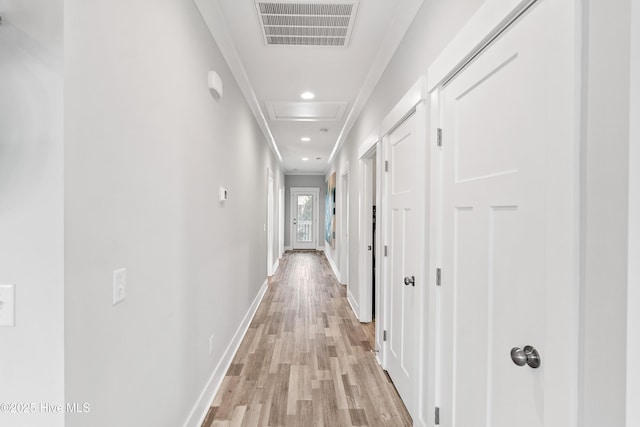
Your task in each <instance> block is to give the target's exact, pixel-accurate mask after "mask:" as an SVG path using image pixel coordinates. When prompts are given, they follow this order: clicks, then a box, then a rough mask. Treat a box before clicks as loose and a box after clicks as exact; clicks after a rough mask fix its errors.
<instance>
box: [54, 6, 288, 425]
mask: <svg viewBox="0 0 640 427" xmlns="http://www.w3.org/2000/svg"><path fill="white" fill-rule="evenodd" d="M65 29H66V31H65V61H66V63H65V134H66V137H65V173H66V177H65V225H66V232H65V237H66V241H65V243H66V257H65V258H66V259H65V266H66V288H65V303H66V308H65V310H66V347H65V349H66V393H67V399H68V400H70V401H86V402H89V403H91V405H92V406H91V408H92V411H91V413H90V414H84V415H70V416H69V417H68V418H67V426H68V427H74V426H83V427H84V426H92V427H102V426H104V427H113V426H171V427H175V426H181V425H183V423H184V422H185V420H186V419H187V417H188V415H189V413H190V411H191V410H192V408H193V407H194V405H195V403H196V401H197V400H198V397H199V395H200V393H201V392H202V391H203V389H205V386H206V384H207V380H208V379H209V378H210V376H211V374H212V372H213V371H214V369H215V368H216V366H217V364H218V363H219V362H220V361H221V360H222V357H223V354H224V352H225V349H226V348H227V346H228V344H229V343H230V342H231V339H232V336H233V334H234V333H235V332H236V329H237V328H238V326H239V325H240V323H241V321H242V319H243V317H244V316H245V314H246V313H247V310H248V309H249V307H250V305H251V303H252V301H254V298H255V297H256V295H257V294H258V291H259V289H260V287H261V285H262V284H263V283H264V281H265V279H266V271H267V268H266V261H267V248H266V245H267V234H266V232H265V231H264V229H263V226H264V224H265V223H266V221H267V217H266V209H267V194H266V191H265V190H266V188H267V168H270V169H271V170H273V171H274V180H275V185H276V188H278V187H279V186H281V184H282V180H283V175H282V172H281V171H280V168H279V166H278V165H277V164H276V162H275V160H274V157H273V155H272V153H271V151H270V150H269V148H268V145H267V143H266V141H265V139H264V137H263V135H262V133H261V131H260V129H259V128H258V126H257V125H256V122H255V119H254V117H253V115H252V113H251V111H250V109H249V108H248V106H247V104H246V102H245V100H244V98H243V96H242V93H241V92H240V90H239V88H238V86H237V84H236V82H235V81H234V78H233V77H232V75H231V72H230V70H229V69H228V67H227V65H226V63H225V61H224V59H223V57H222V55H221V54H220V52H219V50H218V48H217V46H216V45H215V43H214V42H213V39H212V37H211V35H210V33H209V32H208V30H207V28H206V26H205V25H204V23H203V21H202V18H201V17H200V15H199V13H198V10H197V8H196V6H195V5H194V4H193V2H191V1H171V0H138V1H134V2H132V1H127V0H114V1H109V2H87V1H84V0H67V1H66V4H65ZM210 69H214V70H216V71H217V72H218V74H219V75H220V76H221V77H222V80H223V82H224V96H223V97H222V98H221V99H220V100H219V101H217V100H215V99H214V98H213V97H212V96H211V94H210V93H209V91H208V89H207V71H208V70H210ZM219 186H225V187H226V188H227V189H228V190H229V200H228V201H227V202H226V203H225V204H224V206H221V205H220V204H219V203H218V200H217V199H218V187H219ZM277 204H278V196H277V194H276V201H275V205H276V206H277ZM274 234H275V235H277V231H276V233H274ZM121 267H125V268H126V269H127V282H128V283H127V287H128V289H127V298H126V300H125V301H124V302H123V303H121V304H119V305H117V306H112V305H111V292H112V283H111V282H112V272H113V270H115V269H117V268H121ZM212 334H213V335H214V351H213V354H212V355H211V356H210V355H209V336H210V335H212Z"/></svg>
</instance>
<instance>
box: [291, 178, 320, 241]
mask: <svg viewBox="0 0 640 427" xmlns="http://www.w3.org/2000/svg"><path fill="white" fill-rule="evenodd" d="M303 193H304V194H312V195H313V231H314V233H313V234H314V241H313V250H318V247H319V245H320V243H319V242H320V240H319V239H320V237H319V230H320V225H319V221H318V209H319V207H318V203H319V200H320V189H319V188H318V187H291V188H290V189H289V194H290V208H291V211H290V212H289V214H290V216H289V218H290V224H289V227H290V228H289V229H290V234H289V235H290V236H291V249H294V250H295V249H296V243H295V242H296V239H295V237H294V236H295V225H294V224H293V218H294V217H296V216H297V213H296V212H295V207H296V206H297V205H296V204H295V203H294V200H295V197H296V194H303ZM299 249H302V248H299Z"/></svg>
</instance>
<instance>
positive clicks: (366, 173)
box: [349, 143, 381, 323]
mask: <svg viewBox="0 0 640 427" xmlns="http://www.w3.org/2000/svg"><path fill="white" fill-rule="evenodd" d="M379 146H380V144H379V143H376V145H374V146H373V147H372V148H371V149H370V150H369V151H368V152H367V153H365V154H364V156H363V157H361V158H360V177H359V178H360V181H359V184H358V195H359V197H358V204H359V208H358V211H359V213H358V217H359V219H360V221H359V222H358V253H359V260H358V261H359V262H358V266H359V267H358V271H359V277H358V279H359V280H358V283H357V286H358V303H357V306H358V309H359V311H358V312H359V313H360V315H359V316H358V318H359V319H360V321H361V322H363V323H367V322H371V320H372V315H371V313H372V311H373V310H372V307H371V305H372V299H373V291H372V289H371V288H372V284H373V277H372V274H371V270H372V269H373V266H372V257H371V251H370V250H369V249H368V248H367V246H369V242H371V245H372V246H373V245H375V244H376V243H375V242H373V241H372V240H373V235H372V231H371V228H372V225H373V224H372V223H373V221H372V218H371V207H372V206H373V202H374V200H375V198H376V194H373V185H372V182H373V168H374V167H376V166H377V165H376V164H374V161H373V158H372V157H373V155H374V154H375V155H376V156H378V157H377V159H378V160H379V154H380V150H379ZM380 176H381V174H380V171H378V173H377V174H376V179H379V178H380ZM376 184H377V183H376ZM376 209H377V207H376ZM378 235H379V233H378ZM378 271H379V269H378ZM349 289H351V287H349Z"/></svg>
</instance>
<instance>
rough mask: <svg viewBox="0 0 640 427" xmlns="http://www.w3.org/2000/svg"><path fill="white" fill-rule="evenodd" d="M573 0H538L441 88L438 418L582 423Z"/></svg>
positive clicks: (467, 422) (464, 423)
mask: <svg viewBox="0 0 640 427" xmlns="http://www.w3.org/2000/svg"><path fill="white" fill-rule="evenodd" d="M567 3H569V2H556V1H551V0H540V1H538V3H537V4H535V5H534V6H533V7H532V8H531V9H530V10H529V11H528V12H526V13H525V14H524V15H523V16H522V17H520V18H519V20H518V21H516V22H515V23H513V24H512V25H511V26H510V27H509V28H507V29H506V30H505V32H504V33H502V35H501V36H500V37H499V38H497V39H496V40H495V41H494V42H493V43H492V45H490V46H489V47H487V48H486V49H485V50H484V51H483V52H481V53H480V54H479V55H478V56H477V57H476V58H475V59H474V61H473V62H472V63H471V64H470V65H468V66H467V67H466V68H465V69H463V70H462V71H461V72H460V73H459V74H458V75H456V77H454V78H453V80H451V81H450V82H449V83H448V84H447V85H446V86H445V87H444V88H443V89H442V92H441V102H442V109H441V111H442V117H441V127H442V154H441V155H442V271H441V283H442V285H441V296H442V299H441V301H442V305H441V309H442V315H441V330H440V331H441V333H440V342H441V351H440V369H439V372H440V374H441V380H440V384H441V385H440V396H441V397H440V402H439V403H437V405H439V406H440V423H441V425H446V426H450V427H469V426H474V427H513V426H516V425H517V426H519V427H556V426H557V427H560V426H563V427H566V426H571V425H575V424H574V422H575V418H574V416H573V415H572V410H573V408H574V400H573V399H574V397H575V396H574V394H573V393H574V388H575V387H576V386H577V385H576V383H573V382H572V380H574V379H575V378H576V375H575V372H577V370H576V365H577V356H576V352H577V348H574V347H575V346H574V345H573V343H574V342H577V329H575V330H572V327H573V324H574V322H575V321H576V319H575V317H576V316H575V314H576V311H574V309H575V306H576V304H577V298H575V299H572V297H573V296H574V295H575V294H574V292H575V289H576V287H575V283H576V281H575V276H574V272H575V271H576V265H577V263H576V253H575V251H574V250H575V249H574V247H575V246H574V245H575V243H574V242H575V241H576V238H575V233H576V231H575V230H576V228H575V227H576V222H575V219H576V214H575V212H576V209H575V206H576V204H575V200H576V199H575V194H576V193H574V191H575V187H574V183H575V181H574V179H575V175H574V171H575V162H576V157H575V152H576V151H574V149H575V148H574V147H575V145H574V144H575V139H574V137H573V135H574V134H573V132H574V123H575V121H574V120H575V117H574V116H573V114H574V111H575V110H574V108H575V107H574V106H573V105H574V98H573V97H574V89H573V86H574V83H573V81H572V77H571V75H572V70H573V68H572V64H573V63H572V62H571V61H572V59H571V58H572V55H573V52H574V48H575V47H574V45H573V44H572V43H571V37H572V32H571V31H572V30H571V26H570V25H567V28H566V29H565V28H564V25H565V22H568V23H569V24H570V23H571V22H572V21H571V19H573V18H572V17H571V15H570V14H566V13H564V14H563V13H561V12H563V4H564V5H566V4H567ZM558 9H560V12H559V11H558ZM563 16H564V17H565V19H567V18H566V17H567V16H569V19H567V21H564V22H563V20H562V19H563ZM525 350H526V351H525ZM534 350H535V351H534ZM536 355H538V356H539V363H540V365H539V366H536V365H537V364H536Z"/></svg>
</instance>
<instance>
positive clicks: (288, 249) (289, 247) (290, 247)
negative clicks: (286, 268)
mask: <svg viewBox="0 0 640 427" xmlns="http://www.w3.org/2000/svg"><path fill="white" fill-rule="evenodd" d="M292 250H293V246H285V247H284V251H285V252H286V251H292Z"/></svg>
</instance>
